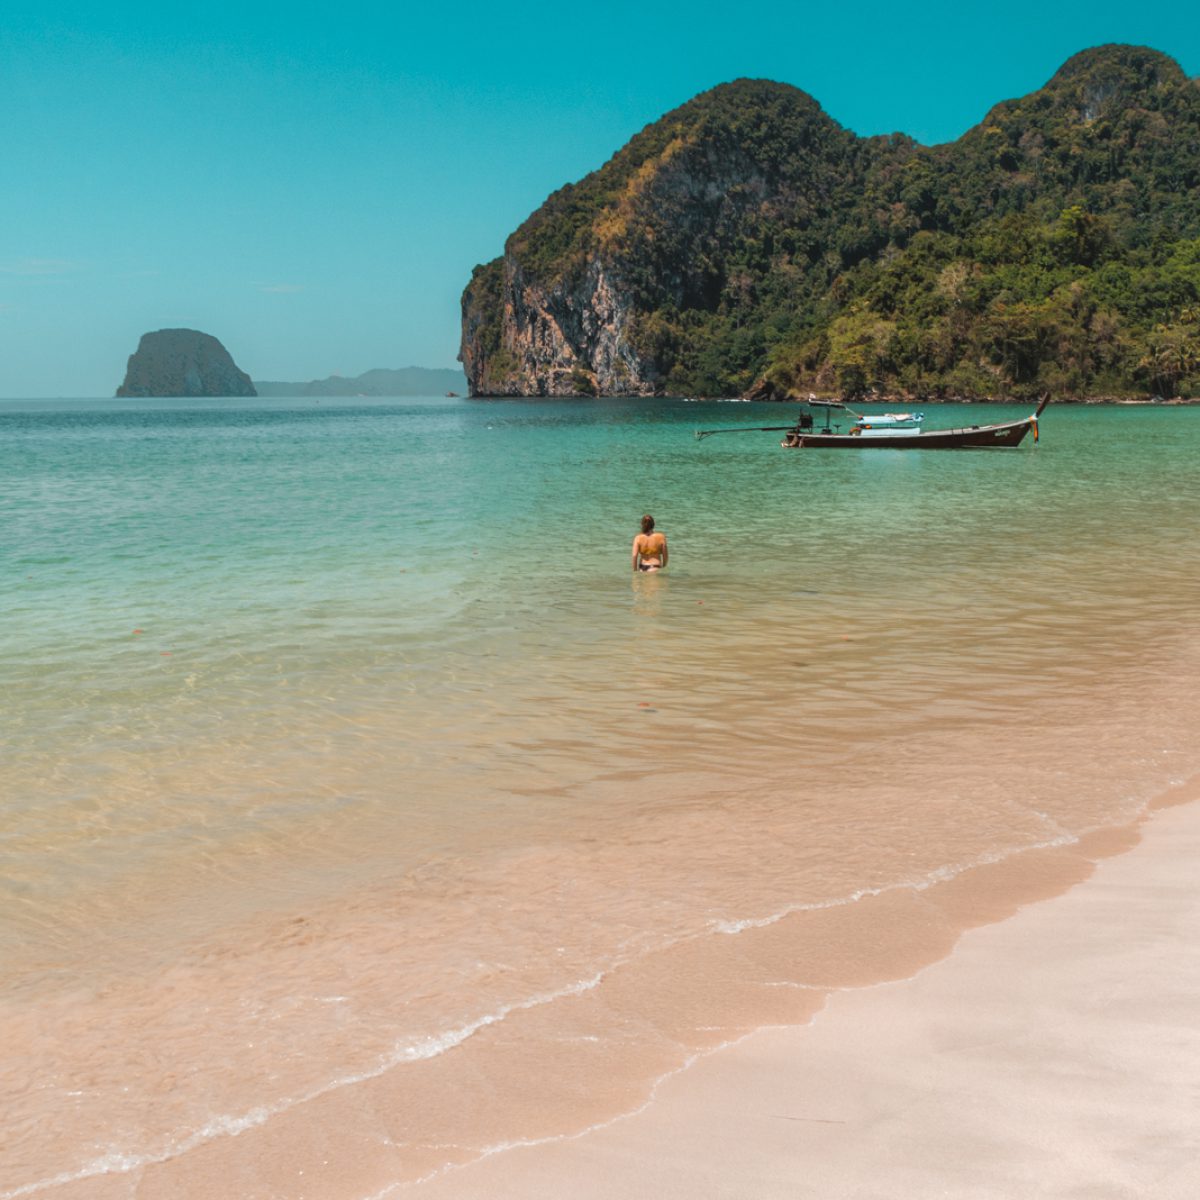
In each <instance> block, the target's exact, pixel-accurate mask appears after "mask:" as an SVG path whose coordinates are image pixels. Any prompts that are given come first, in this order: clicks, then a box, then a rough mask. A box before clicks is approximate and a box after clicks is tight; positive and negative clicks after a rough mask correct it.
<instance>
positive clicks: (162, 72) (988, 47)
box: [0, 0, 1200, 397]
mask: <svg viewBox="0 0 1200 1200" xmlns="http://www.w3.org/2000/svg"><path fill="white" fill-rule="evenodd" d="M1112 41H1122V42H1134V43H1138V44H1141V45H1149V46H1153V47H1155V48H1156V49H1159V50H1163V51H1165V52H1166V53H1168V54H1171V55H1172V56H1174V57H1175V58H1176V59H1177V60H1178V61H1179V62H1180V64H1181V65H1182V67H1183V68H1184V70H1185V71H1187V72H1188V74H1190V75H1195V74H1197V73H1200V16H1198V15H1197V12H1196V10H1195V9H1193V8H1192V7H1191V6H1190V5H1185V4H1179V5H1161V4H1155V5H1151V4H1140V5H1131V4H1128V3H1127V2H1126V3H1120V4H1118V3H1112V2H1110V0H1089V2H1087V3H1081V2H1071V3H1054V2H1053V0H1042V2H1040V3H1032V2H1031V0H1011V2H1010V3H1007V4H993V3H988V4H972V3H970V2H969V0H960V2H957V3H944V2H943V0H933V2H927V3H925V4H922V5H919V6H917V7H916V8H913V7H912V6H910V7H908V8H905V7H904V6H898V5H895V4H894V3H888V4H880V3H877V2H876V0H864V2H862V3H859V4H853V5H851V4H844V3H842V4H834V3H826V4H820V5H818V4H813V3H808V2H806V0H793V2H792V3H785V2H774V0H773V2H763V3H754V2H753V0H750V2H747V3H737V4H730V3H721V4H713V3H709V2H707V0H689V2H687V3H684V2H682V0H668V2H662V3H656V2H655V0H643V2H642V3H628V2H627V0H619V2H617V3H608V4H593V5H577V4H564V3H556V4H545V3H542V2H541V0H534V2H530V0H526V2H525V3H515V4H503V3H499V2H496V0H492V2H489V3H476V2H475V0H459V2H457V3H453V4H436V3H434V4H430V3H425V4H421V5H419V6H417V5H412V4H406V3H404V2H403V0H401V2H400V3H388V4H378V5H375V4H370V5H368V4H361V3H357V2H356V0H347V2H345V3H342V4H336V5H335V4H330V3H325V2H309V3H305V2H304V0H296V2H293V3H289V4H279V5H275V4H265V3H260V2H257V0H243V2H242V3H238V4H231V3H226V2H225V0H208V2H206V3H205V4H202V5H187V6H180V5H173V4H166V3H156V4H143V3H134V2H125V3H123V2H122V0H111V2H110V3H108V4H105V5H101V4H97V3H95V0H92V2H90V3H86V4H84V3H79V4H59V3H55V2H54V0H47V2H45V3H41V4H36V5H35V4H30V3H27V2H26V0H4V4H3V6H2V8H0V80H2V84H3V88H2V93H0V94H2V95H3V97H4V104H3V116H2V117H0V122H2V124H0V129H2V131H3V132H2V134H0V174H2V178H3V181H4V185H3V188H2V189H0V396H7V397H14V396H101V395H110V394H111V393H112V391H113V390H114V389H115V387H116V385H117V384H118V383H119V382H120V381H121V378H122V376H123V374H124V368H125V360H126V358H127V356H128V355H129V354H130V353H131V352H132V351H133V350H134V348H135V347H136V345H137V340H138V337H139V336H140V335H141V334H142V333H143V332H145V331H147V330H150V329H159V328H163V327H167V326H190V327H193V328H198V329H203V330H205V331H206V332H208V333H212V334H215V335H216V336H217V337H219V338H220V339H221V340H222V341H223V342H224V343H225V345H226V346H227V347H228V348H229V350H230V352H231V353H232V354H233V356H234V358H235V359H236V360H237V362H238V364H239V366H241V367H242V368H243V369H244V370H247V371H249V373H250V374H251V375H252V376H253V377H254V378H257V379H295V380H301V379H310V378H316V377H319V376H324V375H328V374H331V373H333V372H338V373H341V374H357V373H359V372H360V371H364V370H367V369H368V368H371V367H399V366H408V365H411V364H416V365H420V366H451V365H453V364H454V361H455V356H456V354H457V352H458V300H459V295H460V293H461V291H462V288H463V286H464V284H465V283H466V281H467V279H468V278H469V276H470V272H471V268H472V267H473V266H474V265H475V264H476V263H478V262H483V261H486V260H488V259H490V258H493V257H495V256H496V255H497V254H499V253H500V252H501V250H502V247H503V243H504V239H505V237H506V236H507V235H508V234H509V233H510V232H511V231H512V230H513V229H514V228H515V227H516V226H517V225H518V224H519V223H520V222H521V221H522V220H523V219H524V218H525V217H526V216H527V215H528V214H529V213H530V212H531V211H532V210H533V209H535V208H536V207H537V206H538V205H539V204H540V203H541V202H542V200H543V199H544V198H545V197H546V195H547V194H548V193H549V192H551V191H552V190H553V189H555V188H557V187H559V186H561V185H562V184H563V183H566V182H568V181H571V180H575V179H578V178H580V177H581V176H582V175H585V174H586V173H587V172H588V171H589V170H592V169H593V168H595V167H597V166H599V165H600V164H601V163H602V162H604V160H605V159H607V158H608V157H609V156H610V155H611V154H612V153H613V152H614V151H615V150H617V149H618V148H619V147H620V146H621V145H622V144H623V143H624V142H625V141H626V140H627V139H628V138H629V137H630V136H631V135H632V134H633V133H635V132H636V131H637V130H638V129H640V128H641V127H642V126H644V125H646V124H648V123H649V122H651V121H654V120H655V119H657V118H658V117H659V116H661V115H662V114H663V113H664V112H666V111H667V110H669V109H671V108H674V107H675V106H677V105H679V104H681V103H683V102H684V101H685V100H687V99H689V98H690V97H691V96H693V95H695V94H696V93H697V92H700V91H703V90H704V89H705V88H708V87H712V86H713V85H714V84H717V83H721V82H724V81H726V80H730V79H736V78H738V77H740V76H755V77H765V78H770V79H777V80H781V81H784V82H787V83H792V84H795V85H796V86H798V87H801V88H803V89H804V90H806V91H808V92H810V93H811V94H812V95H813V96H815V97H816V99H817V100H818V101H819V102H820V103H821V104H822V106H823V107H824V108H825V110H826V111H827V112H829V113H830V114H831V115H832V116H833V117H834V118H835V119H836V120H838V121H840V122H841V123H842V124H843V125H846V126H848V127H849V128H851V129H853V130H855V131H856V132H858V133H861V134H872V133H884V132H892V131H894V130H903V131H904V132H906V133H909V134H912V135H913V136H914V137H916V138H918V139H919V140H921V141H923V142H939V141H947V140H950V139H953V138H955V137H957V136H958V135H959V134H961V133H962V132H963V131H964V130H965V129H967V128H969V127H970V126H971V125H973V124H975V123H976V122H977V121H979V120H980V119H981V118H982V117H983V115H984V114H985V113H986V111H987V110H988V109H989V108H990V107H991V105H992V104H994V103H996V102H998V101H1000V100H1003V99H1007V98H1010V97H1012V96H1018V95H1022V94H1024V93H1025V92H1028V91H1030V90H1032V89H1034V88H1036V87H1039V86H1040V85H1041V84H1042V83H1044V82H1045V81H1046V80H1047V79H1048V78H1049V77H1050V76H1051V75H1052V74H1053V73H1054V71H1055V70H1056V69H1057V68H1058V67H1059V66H1060V65H1061V63H1062V62H1063V61H1064V60H1065V59H1066V58H1068V57H1069V56H1070V55H1071V54H1073V53H1075V52H1076V51H1078V50H1081V49H1083V48H1085V47H1087V46H1093V45H1098V44H1100V43H1103V42H1112Z"/></svg>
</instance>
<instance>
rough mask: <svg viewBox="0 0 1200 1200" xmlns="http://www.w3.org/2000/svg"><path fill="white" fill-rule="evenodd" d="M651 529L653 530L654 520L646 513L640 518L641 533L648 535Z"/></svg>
mask: <svg viewBox="0 0 1200 1200" xmlns="http://www.w3.org/2000/svg"><path fill="white" fill-rule="evenodd" d="M653 529H654V518H653V517H652V516H651V515H650V514H649V513H647V514H646V515H645V516H644V517H643V518H642V532H643V533H650V532H651V531H652V530H653Z"/></svg>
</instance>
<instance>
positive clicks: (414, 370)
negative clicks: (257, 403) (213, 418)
mask: <svg viewBox="0 0 1200 1200" xmlns="http://www.w3.org/2000/svg"><path fill="white" fill-rule="evenodd" d="M254 386H255V387H256V388H257V389H258V394H259V395H260V396H441V395H457V394H459V393H462V392H465V391H466V390H467V377H466V376H465V375H464V374H463V373H462V371H456V370H454V369H453V368H450V369H442V368H434V367H398V368H396V369H394V370H389V369H387V368H385V367H378V368H376V369H375V370H373V371H364V372H363V373H362V374H361V375H352V376H344V375H330V376H329V378H328V379H313V380H311V381H310V382H308V383H280V382H278V381H276V380H266V379H263V380H258V379H256V380H255V381H254Z"/></svg>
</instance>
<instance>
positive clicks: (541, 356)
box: [461, 258, 662, 396]
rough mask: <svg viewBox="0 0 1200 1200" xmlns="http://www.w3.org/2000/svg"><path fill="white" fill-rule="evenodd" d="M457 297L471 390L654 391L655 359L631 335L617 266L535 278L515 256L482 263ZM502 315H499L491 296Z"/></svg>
mask: <svg viewBox="0 0 1200 1200" xmlns="http://www.w3.org/2000/svg"><path fill="white" fill-rule="evenodd" d="M481 270H482V271H483V272H488V273H490V276H491V278H488V279H480V278H478V277H477V281H476V283H475V284H473V287H474V288H475V290H474V291H472V290H471V289H468V294H467V296H466V297H464V300H463V343H462V354H461V358H462V362H463V367H464V370H465V371H466V374H467V378H468V380H469V386H470V389H471V394H472V395H476V396H478V395H487V396H578V395H637V396H648V395H653V394H654V393H655V392H656V391H657V390H658V389H659V388H660V387H661V384H662V379H661V376H660V374H659V372H658V370H657V368H656V364H655V363H654V362H653V361H649V362H648V361H646V360H645V359H643V357H642V356H641V355H640V354H639V353H638V351H637V349H636V348H635V346H634V344H633V341H632V338H631V337H630V318H631V315H632V309H631V304H630V301H629V297H628V292H627V289H625V288H622V287H621V286H620V284H619V283H617V284H616V285H615V286H614V279H613V276H614V274H615V270H616V269H615V268H614V266H613V265H612V264H608V263H605V262H604V261H603V260H602V259H600V258H596V259H592V260H591V261H589V262H588V263H587V265H586V266H585V268H584V270H583V272H582V273H581V274H580V276H579V278H577V279H573V280H569V281H565V280H557V281H554V282H552V283H545V282H542V281H539V280H538V279H537V278H536V277H535V276H533V275H532V274H531V273H530V272H528V271H526V270H525V269H523V268H522V266H521V263H520V262H519V261H518V260H517V259H515V258H511V259H510V258H505V259H502V260H499V261H498V262H497V263H494V264H490V265H489V266H488V267H485V268H481ZM496 293H499V296H500V297H501V299H500V301H499V304H500V306H501V312H502V313H503V319H502V320H501V321H497V319H496V318H497V312H496V308H495V307H494V306H495V300H494V299H493V297H494V296H495V294H496Z"/></svg>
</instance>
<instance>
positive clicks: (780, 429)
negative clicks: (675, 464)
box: [696, 421, 796, 439]
mask: <svg viewBox="0 0 1200 1200" xmlns="http://www.w3.org/2000/svg"><path fill="white" fill-rule="evenodd" d="M795 428H796V422H795V421H793V422H792V423H791V424H790V425H759V426H757V427H753V428H752V427H751V426H749V425H739V426H738V427H737V428H736V429H697V430H696V437H697V439H699V438H706V437H712V435H713V434H714V433H787V431H788V430H789V429H795Z"/></svg>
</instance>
